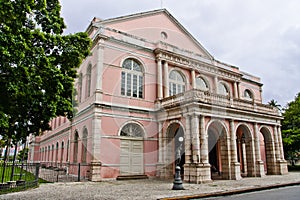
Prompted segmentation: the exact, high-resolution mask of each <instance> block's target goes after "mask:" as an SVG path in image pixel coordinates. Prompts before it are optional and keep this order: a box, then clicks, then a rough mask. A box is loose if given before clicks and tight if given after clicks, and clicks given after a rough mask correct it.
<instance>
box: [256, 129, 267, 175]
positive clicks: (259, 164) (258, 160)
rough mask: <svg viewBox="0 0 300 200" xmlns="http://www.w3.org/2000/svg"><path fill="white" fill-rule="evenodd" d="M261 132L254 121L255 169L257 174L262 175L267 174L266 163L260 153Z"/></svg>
mask: <svg viewBox="0 0 300 200" xmlns="http://www.w3.org/2000/svg"><path fill="white" fill-rule="evenodd" d="M259 136H260V134H259V130H258V124H257V123H254V149H255V150H254V152H255V158H256V159H255V167H254V168H255V170H256V176H258V177H261V176H264V175H265V169H264V163H263V161H262V160H261V154H260V137H259Z"/></svg>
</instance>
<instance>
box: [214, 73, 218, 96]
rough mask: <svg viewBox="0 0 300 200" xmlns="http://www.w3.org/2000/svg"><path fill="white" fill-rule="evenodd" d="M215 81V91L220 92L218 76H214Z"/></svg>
mask: <svg viewBox="0 0 300 200" xmlns="http://www.w3.org/2000/svg"><path fill="white" fill-rule="evenodd" d="M214 83H215V93H218V77H217V76H215V77H214Z"/></svg>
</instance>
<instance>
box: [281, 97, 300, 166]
mask: <svg viewBox="0 0 300 200" xmlns="http://www.w3.org/2000/svg"><path fill="white" fill-rule="evenodd" d="M283 117H284V119H283V121H282V140H283V145H284V150H285V154H286V158H287V159H292V160H297V159H299V152H300V93H299V94H297V96H296V97H295V100H294V101H292V102H290V103H288V105H287V108H286V109H285V110H284V113H283Z"/></svg>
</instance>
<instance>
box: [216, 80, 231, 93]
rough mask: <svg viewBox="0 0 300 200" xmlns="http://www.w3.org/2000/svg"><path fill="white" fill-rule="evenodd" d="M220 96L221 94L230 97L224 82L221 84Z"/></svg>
mask: <svg viewBox="0 0 300 200" xmlns="http://www.w3.org/2000/svg"><path fill="white" fill-rule="evenodd" d="M218 94H221V95H224V96H229V91H228V89H227V87H226V85H225V84H224V83H222V82H219V85H218Z"/></svg>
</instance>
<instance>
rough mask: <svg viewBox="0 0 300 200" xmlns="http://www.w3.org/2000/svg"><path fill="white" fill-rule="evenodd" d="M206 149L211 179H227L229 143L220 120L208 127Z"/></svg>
mask: <svg viewBox="0 0 300 200" xmlns="http://www.w3.org/2000/svg"><path fill="white" fill-rule="evenodd" d="M208 151H209V154H208V158H209V164H210V166H211V179H213V180H214V179H229V170H230V169H229V160H228V158H229V153H230V152H229V143H228V141H227V131H226V128H225V126H224V125H223V124H222V123H221V122H220V121H214V122H212V123H211V124H210V125H209V127H208Z"/></svg>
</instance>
